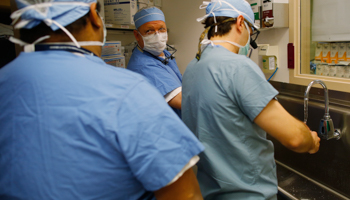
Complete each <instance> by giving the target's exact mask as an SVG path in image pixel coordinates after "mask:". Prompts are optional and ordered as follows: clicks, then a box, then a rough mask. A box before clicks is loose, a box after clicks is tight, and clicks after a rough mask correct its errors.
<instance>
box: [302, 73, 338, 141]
mask: <svg viewBox="0 0 350 200" xmlns="http://www.w3.org/2000/svg"><path fill="white" fill-rule="evenodd" d="M314 84H320V85H321V86H322V87H323V90H324V103H325V106H324V109H325V113H324V116H323V119H321V123H320V126H319V130H318V135H319V136H320V137H321V138H323V139H326V140H329V139H332V138H336V139H337V140H339V139H340V137H341V132H340V130H339V129H334V125H333V120H332V119H331V116H330V115H329V100H328V89H327V86H326V84H325V83H324V82H323V81H321V80H314V81H311V83H310V84H309V85H308V86H307V88H306V90H305V94H304V123H305V124H306V122H307V119H308V107H309V92H310V90H311V87H312V86H313V85H314Z"/></svg>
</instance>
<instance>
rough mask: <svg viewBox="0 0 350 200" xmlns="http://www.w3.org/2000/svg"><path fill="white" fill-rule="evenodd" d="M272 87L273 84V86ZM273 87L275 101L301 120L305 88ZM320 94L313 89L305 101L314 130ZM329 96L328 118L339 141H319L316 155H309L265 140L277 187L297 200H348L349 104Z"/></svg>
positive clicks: (319, 115)
mask: <svg viewBox="0 0 350 200" xmlns="http://www.w3.org/2000/svg"><path fill="white" fill-rule="evenodd" d="M276 84H277V83H275V84H273V85H274V86H275V87H276ZM276 88H277V89H278V90H279V91H280V95H278V100H279V102H280V103H281V104H282V106H283V107H284V108H285V109H286V110H287V111H288V112H289V113H291V114H292V115H293V116H295V117H296V118H298V119H299V120H301V121H302V120H303V119H304V112H303V110H304V101H303V90H305V87H302V86H295V85H294V86H288V85H287V86H286V85H278V84H277V87H276ZM322 95H323V94H322V92H320V90H318V89H315V90H314V91H313V95H312V96H310V101H309V119H308V123H307V124H308V126H309V127H310V129H312V130H316V131H317V130H318V128H319V123H320V119H321V118H322V117H323V115H324V102H323V100H322V99H323V96H322ZM337 95H338V96H339V95H340V96H341V95H342V94H339V93H337ZM337 95H335V96H337ZM344 95H345V96H346V97H347V95H348V94H344ZM318 96H320V98H318ZM330 97H331V98H330V115H331V116H332V119H333V123H334V127H337V128H340V129H341V131H342V138H341V139H340V140H321V145H320V150H319V152H318V153H316V154H313V155H310V154H298V153H294V152H292V151H290V150H288V149H287V148H285V147H284V146H283V145H281V144H280V143H279V142H277V141H276V140H275V139H274V138H271V137H269V139H271V140H272V142H273V143H274V145H275V159H276V162H277V174H278V179H279V186H280V188H281V190H284V191H285V192H287V193H289V194H291V195H293V196H294V197H296V198H297V199H317V200H318V199H330V200H333V199H334V200H336V199H350V133H349V132H350V127H349V125H350V105H348V103H350V102H347V101H346V99H340V100H339V99H338V100H337V99H332V96H330ZM349 100H350V99H349Z"/></svg>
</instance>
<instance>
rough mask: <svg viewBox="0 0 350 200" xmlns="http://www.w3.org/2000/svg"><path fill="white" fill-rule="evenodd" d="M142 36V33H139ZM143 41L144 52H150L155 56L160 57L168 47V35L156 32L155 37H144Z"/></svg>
mask: <svg viewBox="0 0 350 200" xmlns="http://www.w3.org/2000/svg"><path fill="white" fill-rule="evenodd" d="M139 34H140V35H141V33H140V32H139ZM141 37H142V39H143V45H144V46H143V50H145V51H147V52H149V53H150V54H152V55H154V56H159V55H160V54H161V53H162V52H163V51H164V49H165V47H166V42H167V40H168V33H167V32H164V33H159V32H156V33H155V34H153V35H147V36H142V35H141Z"/></svg>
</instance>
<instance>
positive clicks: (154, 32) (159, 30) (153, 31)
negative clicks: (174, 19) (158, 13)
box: [145, 28, 167, 35]
mask: <svg viewBox="0 0 350 200" xmlns="http://www.w3.org/2000/svg"><path fill="white" fill-rule="evenodd" d="M165 32H167V29H166V28H160V29H158V30H157V31H156V30H154V29H149V30H147V31H146V32H145V35H154V34H156V33H165Z"/></svg>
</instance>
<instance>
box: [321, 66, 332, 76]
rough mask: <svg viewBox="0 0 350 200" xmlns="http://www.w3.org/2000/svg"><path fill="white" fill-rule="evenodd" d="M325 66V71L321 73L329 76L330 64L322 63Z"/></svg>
mask: <svg viewBox="0 0 350 200" xmlns="http://www.w3.org/2000/svg"><path fill="white" fill-rule="evenodd" d="M322 66H323V73H322V74H321V75H323V76H329V69H330V66H329V65H327V64H326V65H325V64H323V65H322Z"/></svg>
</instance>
